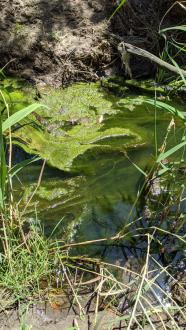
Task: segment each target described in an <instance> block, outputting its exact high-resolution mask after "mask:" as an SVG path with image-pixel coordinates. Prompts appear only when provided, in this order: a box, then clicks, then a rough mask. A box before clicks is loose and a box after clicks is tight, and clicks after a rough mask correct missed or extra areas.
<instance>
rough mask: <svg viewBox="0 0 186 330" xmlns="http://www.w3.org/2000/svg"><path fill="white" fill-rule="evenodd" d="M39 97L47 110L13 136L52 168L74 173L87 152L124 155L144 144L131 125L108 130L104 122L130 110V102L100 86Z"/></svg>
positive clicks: (81, 86)
mask: <svg viewBox="0 0 186 330" xmlns="http://www.w3.org/2000/svg"><path fill="white" fill-rule="evenodd" d="M40 93H41V95H43V96H42V99H41V102H42V103H43V104H45V105H46V106H47V107H48V108H46V109H45V110H44V109H42V110H41V111H40V112H37V113H34V114H33V116H32V117H30V120H29V121H26V122H25V123H23V125H21V126H20V127H17V129H16V130H14V132H13V135H12V136H13V138H14V142H15V143H16V144H18V145H20V146H22V148H23V149H24V150H25V151H27V152H28V153H32V154H38V155H40V156H41V157H42V158H45V159H47V162H48V163H49V164H50V165H52V166H53V167H57V168H59V169H62V170H65V171H71V170H73V162H74V160H75V159H76V158H77V157H79V156H80V155H83V154H84V153H85V152H86V151H88V150H91V149H94V150H95V151H96V150H102V151H104V150H105V151H107V152H108V151H110V152H111V151H112V150H118V151H123V150H125V149H126V148H128V147H135V146H136V145H138V144H142V143H144V141H143V140H142V138H141V135H140V134H139V133H138V132H136V131H135V130H134V129H133V128H130V126H129V125H128V123H126V125H125V126H126V127H122V126H121V125H119V126H118V127H116V126H115V127H112V126H111V127H109V128H107V127H105V121H106V120H107V119H108V118H109V117H110V116H114V115H116V114H117V113H118V112H119V111H121V105H122V107H125V105H126V107H127V104H128V99H126V100H125V99H123V100H121V99H120V98H118V99H117V98H115V97H114V96H112V95H111V96H109V95H108V93H106V91H104V90H103V89H100V86H99V85H98V84H75V85H74V86H71V87H68V88H67V89H64V90H63V89H59V90H51V89H46V90H45V89H44V90H41V91H40ZM13 102H14V101H13ZM13 102H12V104H13ZM117 102H118V104H117ZM113 104H114V105H113ZM128 126H129V127H128ZM117 141H118V142H117Z"/></svg>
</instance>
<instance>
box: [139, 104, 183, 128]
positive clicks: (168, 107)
mask: <svg viewBox="0 0 186 330" xmlns="http://www.w3.org/2000/svg"><path fill="white" fill-rule="evenodd" d="M145 102H146V103H149V104H151V105H156V107H157V108H159V109H164V110H166V111H168V112H170V113H171V114H172V115H174V116H176V117H178V118H180V119H181V120H183V121H184V123H185V124H186V116H184V114H183V112H181V111H179V110H177V109H176V108H174V107H173V106H171V105H169V104H167V103H164V102H161V101H157V100H156V103H155V101H154V100H153V99H147V100H145Z"/></svg>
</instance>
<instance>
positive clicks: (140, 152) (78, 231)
mask: <svg viewBox="0 0 186 330" xmlns="http://www.w3.org/2000/svg"><path fill="white" fill-rule="evenodd" d="M109 95H110V94H109ZM134 96H135V98H137V97H138V95H136V94H135V95H132V96H131V97H133V98H134ZM111 97H112V101H113V97H114V96H113V95H111ZM117 102H118V98H117ZM115 106H116V105H115ZM117 106H118V105H117ZM177 106H179V108H181V105H180V104H179V105H177ZM113 107H114V102H113ZM170 120H171V116H170V114H167V113H166V112H165V111H163V110H157V113H156V121H155V110H154V107H153V106H150V105H145V104H141V105H138V106H136V107H132V108H131V107H129V108H128V109H127V107H126V106H125V107H123V108H122V107H121V109H120V111H119V112H117V113H116V114H111V115H107V117H106V119H105V120H104V126H105V127H106V128H111V127H112V128H113V127H118V126H119V127H123V128H126V127H128V128H130V129H132V130H133V131H134V132H135V133H136V134H139V135H140V136H141V137H142V140H141V141H140V143H136V144H135V145H131V147H127V148H125V143H126V138H125V140H123V139H122V138H120V137H117V138H113V139H112V144H115V145H116V146H117V145H121V144H122V143H123V145H124V147H123V151H122V150H117V148H116V150H110V151H109V150H93V151H92V150H88V151H86V152H85V153H84V154H83V155H80V156H78V157H77V158H76V159H75V160H74V161H73V171H69V172H68V173H67V172H65V171H61V170H58V169H55V168H53V167H50V166H47V165H46V166H45V169H44V173H43V176H42V182H41V185H40V187H39V188H38V190H37V192H36V194H35V196H34V197H33V199H32V201H31V202H30V204H29V206H28V208H27V211H26V213H25V216H26V218H27V221H29V222H30V223H37V224H38V223H39V225H42V227H43V228H44V232H45V234H46V235H51V233H52V235H53V237H57V238H61V239H64V240H65V241H67V242H72V241H76V242H81V241H87V240H95V239H100V238H105V237H111V236H113V235H115V234H117V233H118V231H120V230H121V229H122V228H123V227H124V226H125V225H126V224H127V223H128V222H129V221H131V220H132V219H133V220H134V219H135V218H136V217H137V213H138V209H137V208H136V207H135V208H133V211H132V212H131V209H132V207H133V205H134V203H135V200H136V197H137V193H138V192H139V190H140V187H141V186H142V184H143V182H144V175H143V174H142V172H141V171H140V170H139V169H138V168H137V167H139V168H140V169H141V170H142V171H144V172H146V173H148V171H149V169H150V168H151V166H152V164H153V163H154V159H155V135H154V134H155V129H156V134H157V147H160V146H161V145H162V143H163V141H164V138H165V135H166V132H167V127H168V125H169V123H170ZM182 134H183V127H182V124H181V123H179V122H178V123H177V124H176V130H174V129H172V130H171V132H170V134H169V138H168V146H167V148H169V147H170V146H174V145H175V144H177V143H179V142H180V140H181V137H182ZM176 157H177V154H175V155H174V156H173V158H174V159H176ZM178 157H180V155H179V156H178ZM74 169H75V170H74ZM40 170H41V164H37V165H30V166H28V167H26V168H25V169H24V170H23V171H22V172H21V174H19V180H17V179H16V180H15V182H14V189H15V194H16V199H17V200H19V201H20V203H21V204H25V203H26V202H27V201H28V199H29V196H30V194H31V192H32V191H33V190H34V189H35V187H36V183H37V180H38V178H39V174H40ZM139 202H140V201H139ZM21 204H20V205H21ZM103 250H104V247H103V246H102V245H100V244H97V245H96V244H94V245H93V246H88V247H82V248H81V253H85V254H86V253H88V254H89V255H90V254H92V255H100V253H102V252H103ZM116 253H117V254H118V250H117V252H116V249H113V250H112V252H111V251H110V252H109V258H111V259H116V255H115V254H116ZM119 253H120V252H119Z"/></svg>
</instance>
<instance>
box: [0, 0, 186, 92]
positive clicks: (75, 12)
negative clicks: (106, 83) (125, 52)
mask: <svg viewBox="0 0 186 330" xmlns="http://www.w3.org/2000/svg"><path fill="white" fill-rule="evenodd" d="M173 2H174V1H173V0H152V1H149V0H141V1H138V0H128V1H127V4H126V5H125V6H124V7H123V8H121V10H120V11H119V12H118V13H117V14H116V15H115V17H114V18H113V19H112V20H111V21H109V22H108V18H109V17H110V15H111V14H112V13H113V11H114V9H115V8H116V6H117V3H118V1H115V0H53V1H51V0H24V1H23V0H0V10H1V17H0V30H1V34H0V65H1V66H3V65H5V64H7V62H8V61H10V60H12V59H15V61H13V62H12V63H10V64H9V65H8V72H9V73H10V74H15V75H17V76H22V77H24V78H26V79H31V80H33V81H36V82H44V83H47V84H50V85H55V86H57V85H65V84H68V83H70V82H72V81H82V80H83V81H92V80H97V79H99V78H100V77H101V76H105V75H110V74H113V73H118V72H120V73H121V72H124V71H122V67H121V61H120V59H119V56H118V52H117V42H118V41H117V40H114V39H113V37H112V36H111V34H110V33H116V34H117V35H119V36H121V37H122V38H124V40H125V41H127V42H130V43H132V44H135V45H137V46H139V47H142V48H145V49H148V50H150V51H152V52H154V53H157V54H159V52H160V49H161V42H162V41H161V40H160V38H159V35H158V30H159V23H160V20H161V19H162V17H163V15H164V14H165V13H166V11H167V9H168V8H170V6H171V4H173ZM184 14H185V12H184V10H183V8H181V7H180V6H179V5H177V6H176V10H175V8H174V14H172V11H170V13H168V14H167V15H166V18H165V19H164V20H163V24H164V25H165V26H166V24H168V23H170V18H171V24H172V25H173V24H174V23H177V22H179V23H180V22H181V23H182V24H183V22H184ZM132 68H133V70H132V71H133V74H134V76H135V75H137V76H141V75H148V74H151V73H152V69H153V68H154V67H153V65H152V64H151V63H148V62H147V61H146V60H143V59H139V58H138V59H136V58H135V59H134V60H133V61H132Z"/></svg>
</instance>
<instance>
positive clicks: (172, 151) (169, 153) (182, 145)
mask: <svg viewBox="0 0 186 330" xmlns="http://www.w3.org/2000/svg"><path fill="white" fill-rule="evenodd" d="M185 145H186V141H183V142H181V143H179V144H177V145H176V146H175V147H173V148H171V149H169V150H168V151H166V152H164V153H161V154H160V155H159V157H158V159H157V163H160V162H161V161H162V160H164V159H166V158H167V157H169V156H171V155H172V154H174V153H175V152H176V151H178V150H179V149H181V148H182V147H184V146H185Z"/></svg>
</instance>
